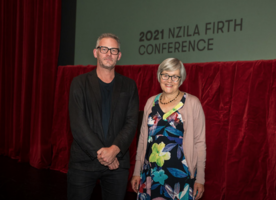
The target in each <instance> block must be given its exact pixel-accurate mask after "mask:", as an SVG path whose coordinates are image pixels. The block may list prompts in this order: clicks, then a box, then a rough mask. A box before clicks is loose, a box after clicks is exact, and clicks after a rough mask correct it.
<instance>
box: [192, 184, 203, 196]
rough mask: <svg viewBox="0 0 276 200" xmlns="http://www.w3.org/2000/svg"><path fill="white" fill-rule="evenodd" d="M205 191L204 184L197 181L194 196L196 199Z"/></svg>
mask: <svg viewBox="0 0 276 200" xmlns="http://www.w3.org/2000/svg"><path fill="white" fill-rule="evenodd" d="M203 192H204V185H202V184H200V183H197V182H195V184H194V193H193V196H194V197H195V200H198V199H200V198H201V197H202V195H203Z"/></svg>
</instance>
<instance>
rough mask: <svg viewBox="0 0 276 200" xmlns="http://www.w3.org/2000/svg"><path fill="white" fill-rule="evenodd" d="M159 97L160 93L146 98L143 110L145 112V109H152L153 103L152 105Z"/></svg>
mask: <svg viewBox="0 0 276 200" xmlns="http://www.w3.org/2000/svg"><path fill="white" fill-rule="evenodd" d="M160 95H161V93H160V94H156V95H154V96H151V97H150V98H148V100H147V103H146V105H145V110H147V109H149V108H150V107H152V106H153V103H154V102H155V101H156V100H157V99H159V96H160Z"/></svg>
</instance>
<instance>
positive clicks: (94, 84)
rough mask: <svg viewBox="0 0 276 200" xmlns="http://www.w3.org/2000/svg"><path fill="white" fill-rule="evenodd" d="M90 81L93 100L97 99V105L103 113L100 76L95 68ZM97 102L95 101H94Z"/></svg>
mask: <svg viewBox="0 0 276 200" xmlns="http://www.w3.org/2000/svg"><path fill="white" fill-rule="evenodd" d="M88 81H89V90H90V91H92V96H91V100H92V101H93V100H94V99H95V100H96V103H97V106H98V108H99V111H100V113H102V98H101V90H100V84H99V80H98V76H97V73H96V69H94V70H93V71H92V72H91V74H90V75H89V78H88ZM93 103H95V102H93Z"/></svg>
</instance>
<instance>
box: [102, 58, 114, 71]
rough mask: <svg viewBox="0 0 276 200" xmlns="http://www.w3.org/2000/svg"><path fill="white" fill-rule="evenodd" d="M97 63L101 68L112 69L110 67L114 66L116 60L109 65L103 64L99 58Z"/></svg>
mask: <svg viewBox="0 0 276 200" xmlns="http://www.w3.org/2000/svg"><path fill="white" fill-rule="evenodd" d="M99 64H100V66H101V67H102V68H105V69H109V70H112V69H113V68H114V67H115V65H116V62H115V63H114V64H112V65H111V66H110V65H105V64H103V62H102V61H101V60H99Z"/></svg>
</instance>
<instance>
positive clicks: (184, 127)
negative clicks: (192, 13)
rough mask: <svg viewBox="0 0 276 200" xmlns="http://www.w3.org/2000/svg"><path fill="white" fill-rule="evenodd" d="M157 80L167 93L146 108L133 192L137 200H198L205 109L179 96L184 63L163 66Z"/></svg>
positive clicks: (191, 98) (201, 187) (188, 97)
mask: <svg viewBox="0 0 276 200" xmlns="http://www.w3.org/2000/svg"><path fill="white" fill-rule="evenodd" d="M157 78H158V81H159V82H160V86H161V89H162V91H163V92H162V93H161V94H158V95H156V96H153V97H151V98H149V99H148V101H147V103H146V105H145V109H144V116H143V121H142V127H141V134H140V138H139V143H138V149H137V155H136V164H135V169H134V173H133V177H132V180H131V185H132V189H133V190H134V191H135V192H138V194H137V195H138V196H137V199H155V198H156V200H157V199H158V200H162V199H185V200H186V199H187V200H188V199H200V198H201V197H202V194H203V192H204V182H205V180H204V169H205V160H206V144H205V116H204V112H203V110H202V106H201V104H200V102H199V100H198V98H196V97H195V96H193V95H191V94H188V93H185V92H182V91H180V90H179V87H180V85H181V84H182V83H183V81H184V80H185V78H186V71H185V68H184V66H183V64H182V62H181V61H180V60H178V59H176V58H168V59H166V60H164V61H163V62H162V63H161V64H160V65H159V68H158V71H157Z"/></svg>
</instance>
